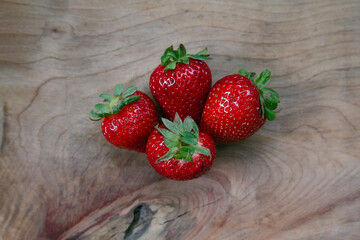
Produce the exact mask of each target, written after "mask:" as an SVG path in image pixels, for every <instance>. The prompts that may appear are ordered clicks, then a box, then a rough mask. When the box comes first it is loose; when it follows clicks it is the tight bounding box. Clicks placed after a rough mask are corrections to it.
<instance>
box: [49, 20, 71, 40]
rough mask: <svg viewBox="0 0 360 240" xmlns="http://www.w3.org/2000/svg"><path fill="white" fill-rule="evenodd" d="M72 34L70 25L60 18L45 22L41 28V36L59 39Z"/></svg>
mask: <svg viewBox="0 0 360 240" xmlns="http://www.w3.org/2000/svg"><path fill="white" fill-rule="evenodd" d="M72 34H73V29H72V26H71V25H70V24H69V23H67V22H64V21H62V20H53V21H50V22H47V23H46V24H45V26H44V28H43V36H44V37H49V38H52V39H55V40H56V39H61V38H66V37H69V36H71V35H72Z"/></svg>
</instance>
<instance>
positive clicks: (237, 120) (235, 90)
mask: <svg viewBox="0 0 360 240" xmlns="http://www.w3.org/2000/svg"><path fill="white" fill-rule="evenodd" d="M265 121H266V119H265V118H263V117H262V112H261V106H260V96H259V90H258V88H257V87H256V86H255V85H254V84H253V82H251V81H250V80H249V79H248V78H246V77H244V76H242V75H239V74H233V75H229V76H226V77H224V78H222V79H220V80H219V81H218V82H216V84H215V85H214V86H213V88H212V89H211V90H210V93H209V96H208V98H207V101H206V104H205V108H204V111H203V114H202V119H201V123H200V129H201V130H202V131H204V132H206V133H208V134H209V135H210V136H211V137H212V138H213V139H214V141H215V142H216V144H222V143H231V142H236V141H239V140H242V139H244V138H247V137H249V136H251V135H252V134H254V133H255V132H256V131H257V130H258V129H259V128H260V127H261V126H262V125H264V123H265Z"/></svg>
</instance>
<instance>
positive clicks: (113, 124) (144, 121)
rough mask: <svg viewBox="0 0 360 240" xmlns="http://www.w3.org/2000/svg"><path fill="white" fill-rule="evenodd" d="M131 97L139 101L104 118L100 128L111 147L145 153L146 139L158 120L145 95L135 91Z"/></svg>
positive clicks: (150, 101)
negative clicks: (136, 97) (137, 98)
mask: <svg viewBox="0 0 360 240" xmlns="http://www.w3.org/2000/svg"><path fill="white" fill-rule="evenodd" d="M132 95H137V96H140V99H139V100H137V101H135V102H133V103H131V104H128V105H126V106H124V107H123V108H122V109H121V111H120V112H119V113H116V114H113V115H110V116H107V117H105V118H104V119H103V121H102V124H101V128H102V132H103V134H104V136H105V138H106V139H107V140H108V141H109V142H110V143H112V144H113V145H115V146H117V147H120V148H125V149H129V150H134V151H137V152H145V150H146V142H147V139H148V137H149V135H150V134H151V132H152V131H153V130H154V128H155V126H156V125H158V124H159V123H160V119H159V116H158V114H157V112H156V107H155V104H154V103H153V101H152V100H151V99H150V98H149V97H148V96H147V95H146V94H145V93H143V92H141V91H136V92H135V93H134V94H132Z"/></svg>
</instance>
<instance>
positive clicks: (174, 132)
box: [156, 114, 211, 163]
mask: <svg viewBox="0 0 360 240" xmlns="http://www.w3.org/2000/svg"><path fill="white" fill-rule="evenodd" d="M162 121H163V123H164V125H165V127H166V128H158V127H156V129H157V130H158V131H159V132H160V133H161V134H162V135H163V136H164V143H165V146H166V147H167V148H169V151H168V152H167V153H165V154H164V155H163V156H162V157H160V158H159V159H158V160H156V163H159V162H163V161H167V160H169V159H171V158H176V159H182V160H184V161H189V162H192V161H194V159H193V155H194V153H195V152H197V153H200V154H203V155H208V156H211V153H210V150H209V149H208V148H206V147H203V146H200V145H198V140H199V128H198V126H197V125H196V123H195V122H194V120H192V119H191V118H190V117H186V118H185V120H184V121H181V119H180V117H179V115H178V114H176V115H175V119H174V121H173V122H171V121H170V120H168V119H165V118H162Z"/></svg>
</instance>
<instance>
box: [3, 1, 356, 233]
mask: <svg viewBox="0 0 360 240" xmlns="http://www.w3.org/2000/svg"><path fill="white" fill-rule="evenodd" d="M179 43H184V44H185V45H186V46H187V48H188V50H189V51H190V52H196V51H199V50H201V49H202V48H204V47H208V49H209V53H210V54H211V56H212V57H213V60H210V61H207V62H208V64H209V66H210V68H211V70H212V74H213V80H214V81H213V82H215V81H217V80H219V79H220V78H221V77H223V76H225V75H228V74H232V73H235V72H237V70H238V69H239V68H240V67H241V68H246V69H248V70H251V71H256V72H260V71H262V70H263V69H265V68H269V69H270V70H271V72H272V80H271V82H270V86H271V87H273V88H274V89H276V90H277V91H278V92H279V93H280V95H281V104H280V108H281V112H280V113H279V114H278V117H277V119H276V120H275V121H273V122H267V123H266V124H265V125H264V126H263V127H262V128H261V129H260V131H258V132H257V133H256V134H255V135H253V136H252V137H250V138H248V139H247V140H244V141H242V142H239V143H235V144H230V145H224V146H219V147H218V152H217V159H216V162H215V164H214V166H213V168H212V170H211V171H210V172H209V173H207V174H206V175H204V176H203V177H201V178H199V179H196V180H193V181H187V182H176V181H172V180H167V179H165V178H162V177H161V176H159V175H158V174H157V173H156V172H155V171H154V170H153V169H152V168H151V167H150V165H149V164H148V162H147V158H146V155H145V154H141V153H136V152H131V151H127V150H122V149H119V148H116V147H114V146H112V145H111V144H109V143H108V142H107V141H106V140H105V138H104V137H103V136H102V134H101V129H100V123H94V122H91V121H89V120H88V117H89V111H90V109H91V108H93V105H94V104H96V103H98V101H99V98H98V95H99V93H102V92H112V89H113V87H114V85H115V84H117V83H123V84H125V86H130V85H134V86H137V87H138V88H139V89H140V90H142V91H144V92H145V93H147V94H149V95H151V94H150V90H149V87H148V81H149V76H150V74H151V72H152V71H153V70H154V68H155V67H156V66H157V65H158V64H159V63H160V56H161V55H162V53H163V51H164V49H165V48H167V47H168V46H170V45H174V46H175V47H177V46H178V44H179ZM0 84H1V85H0V94H1V95H0V136H1V137H0V146H1V155H0V157H1V159H0V239H4V240H17V239H19V240H20V239H21V240H23V239H26V240H32V239H39V238H43V239H73V240H74V239H124V237H125V239H145V240H149V239H150V240H153V239H155V240H161V239H167V240H175V239H186V240H193V239H194V240H204V239H209V240H212V239H221V240H227V239H236V240H237V239H246V240H248V239H250V240H253V239H255V240H257V239H274V240H275V239H276V240H279V239H280V240H288V239H292V240H300V239H311V240H313V239H319V240H320V239H326V240H329V239H330V240H331V239H334V240H335V239H336V240H337V239H353V240H355V239H360V164H359V163H360V144H359V142H360V131H359V126H360V120H359V119H360V1H358V0H353V1H351V0H346V1H337V0H324V1H312V0H305V1H300V0H296V1H286V0H273V1H260V0H256V1H245V0H240V1H237V0H226V1H215V0H210V1H205V0H198V1H196V3H195V1H190V0H184V1H162V0H159V1H148V0H135V1H134V0H128V1H125V0H124V1H123V0H120V1H115V0H102V1H86V0H76V1H69V0H64V1H62V0H55V1H50V0H33V1H26V0H3V1H1V2H0Z"/></svg>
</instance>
